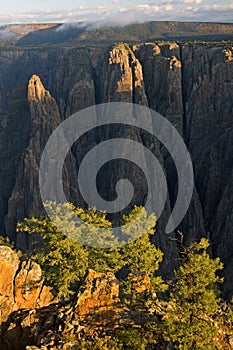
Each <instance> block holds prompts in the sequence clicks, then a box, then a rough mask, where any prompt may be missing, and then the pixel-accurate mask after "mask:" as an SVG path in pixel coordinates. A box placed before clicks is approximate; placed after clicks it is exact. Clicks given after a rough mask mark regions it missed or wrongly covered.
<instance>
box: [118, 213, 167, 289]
mask: <svg viewBox="0 0 233 350" xmlns="http://www.w3.org/2000/svg"><path fill="white" fill-rule="evenodd" d="M123 223H124V224H126V226H123V227H122V231H123V233H124V234H125V235H126V236H128V239H129V243H128V244H126V245H125V246H123V248H122V252H123V256H124V261H125V264H126V265H127V266H128V268H129V270H130V272H131V273H132V274H134V273H137V272H140V273H141V272H144V273H145V274H147V275H148V276H149V277H150V279H151V282H152V285H153V287H154V291H159V292H160V291H165V290H166V289H167V286H166V285H165V284H164V282H163V280H162V278H161V277H154V273H155V271H157V270H158V268H159V264H160V262H161V261H162V260H163V252H162V251H161V250H160V249H157V248H156V246H155V245H154V244H153V243H151V236H152V235H154V233H155V226H156V216H155V214H148V213H147V211H146V209H145V208H144V207H135V208H134V209H133V210H132V211H131V213H130V214H129V215H128V216H126V215H125V216H123Z"/></svg>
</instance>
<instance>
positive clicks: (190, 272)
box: [18, 203, 233, 350]
mask: <svg viewBox="0 0 233 350" xmlns="http://www.w3.org/2000/svg"><path fill="white" fill-rule="evenodd" d="M50 205H51V206H52V205H54V203H51V204H50ZM66 209H67V208H64V207H59V208H58V213H60V214H61V212H63V214H65V213H66ZM72 210H73V211H74V213H75V215H78V216H79V218H81V219H82V223H81V224H80V225H77V224H72V220H70V219H71V218H66V217H65V215H64V216H63V220H64V224H65V226H66V228H67V232H68V231H69V234H67V232H66V234H64V233H62V232H60V231H59V230H58V229H57V227H56V226H55V225H54V224H53V223H52V222H51V221H50V219H48V218H41V219H36V218H32V219H25V220H24V221H23V222H22V223H20V224H18V231H19V232H21V231H23V232H28V233H29V234H32V233H38V232H39V233H41V241H40V242H38V243H37V244H36V245H35V247H34V249H33V250H32V251H31V252H30V253H29V254H28V258H30V259H32V260H33V261H36V262H38V263H39V264H40V265H41V267H42V269H43V271H44V277H45V281H46V284H48V285H50V286H52V287H53V288H54V289H55V290H56V292H57V297H58V298H59V299H60V301H61V302H62V301H64V300H69V298H70V297H71V295H72V294H73V293H74V291H75V290H77V287H78V286H79V285H80V284H81V283H82V281H83V279H84V277H85V274H86V272H87V270H88V269H94V270H96V271H99V272H113V273H119V271H120V270H122V269H127V270H128V275H127V276H126V277H125V278H124V279H123V280H122V281H121V289H122V293H123V296H126V295H131V299H130V300H131V302H130V303H126V299H124V297H123V298H122V299H121V303H122V307H123V308H124V307H127V308H130V309H131V310H132V312H137V311H138V309H143V310H144V311H143V312H144V321H143V320H141V322H140V323H139V324H138V326H137V327H136V328H135V327H133V326H132V327H127V328H125V329H119V330H116V331H115V330H112V332H110V333H109V334H108V333H106V332H103V334H102V333H101V332H100V333H99V335H98V337H97V338H95V339H85V338H84V339H82V340H78V339H77V340H76V343H75V344H76V345H77V349H96V350H97V349H101V350H102V349H112V350H114V349H115V350H120V349H126V350H134V349H135V350H138V349H139V350H147V349H165V347H166V346H169V349H180V350H189V349H192V350H209V349H210V350H211V349H230V347H229V344H228V345H227V343H226V336H225V335H226V334H228V335H229V336H228V337H230V335H231V334H232V336H233V308H232V305H231V304H226V303H223V302H222V300H221V298H220V292H219V289H218V287H219V284H220V283H221V282H222V279H221V278H220V277H219V275H218V274H219V271H221V270H222V269H223V264H222V263H221V261H220V259H219V258H216V259H212V258H211V256H210V255H209V254H208V247H209V242H208V240H207V239H204V238H202V239H201V240H200V242H195V243H192V244H191V245H190V246H188V247H185V246H183V245H182V244H181V246H182V248H181V249H180V265H179V268H178V269H177V270H176V271H174V278H173V280H171V281H167V283H165V282H164V281H163V279H162V277H161V276H159V277H155V276H154V273H155V271H157V270H158V269H159V264H160V263H161V261H162V259H163V252H162V251H161V250H159V249H158V248H157V247H156V246H155V245H154V244H152V243H151V238H152V236H153V235H154V234H155V226H156V217H155V215H154V214H150V215H149V214H148V213H147V212H146V210H145V209H144V208H143V207H135V208H134V209H133V210H132V212H131V213H130V214H129V215H127V216H123V218H122V223H123V224H124V225H125V226H123V228H122V234H123V236H124V237H126V238H127V240H128V243H127V244H123V245H122V244H120V242H119V240H118V238H116V237H115V238H113V236H114V235H113V231H112V223H111V222H110V221H109V220H108V218H107V215H106V213H105V212H98V211H96V210H95V209H94V208H91V209H89V210H87V211H85V210H83V209H80V208H75V207H74V206H72ZM89 224H92V226H90V225H89ZM90 227H92V228H90ZM100 228H106V231H104V232H105V235H106V236H105V237H103V236H102V237H100V239H106V237H107V238H110V237H111V239H115V241H113V242H114V244H113V246H111V247H106V248H96V247H95V248H94V247H92V246H91V244H92V243H93V240H94V238H96V237H98V236H95V235H96V234H98V232H99V231H98V230H99V229H100ZM88 230H89V231H90V230H91V231H92V232H88ZM87 233H89V234H87ZM82 237H85V239H84V241H85V244H82ZM87 237H88V238H87ZM73 238H75V240H74V239H73ZM77 238H79V239H80V240H79V239H78V240H77ZM88 240H89V241H88ZM88 244H89V245H88ZM138 273H139V274H140V273H141V274H144V275H146V276H148V278H149V279H150V281H151V285H152V291H153V293H154V292H156V294H155V293H154V294H153V293H152V294H153V295H156V297H152V299H153V298H155V300H156V303H157V304H156V305H157V306H158V305H159V308H160V310H161V311H160V316H156V317H157V318H156V319H155V318H153V315H152V314H151V311H149V306H148V305H149V304H148V303H152V304H153V303H154V302H155V300H146V299H145V298H142V299H140V300H137V301H136V302H135V303H133V300H134V301H135V299H134V296H133V295H132V293H133V290H131V288H130V286H131V284H130V283H131V282H130V276H136V275H137V274H138ZM158 296H159V298H158ZM152 304H151V305H152ZM153 305H154V304H153Z"/></svg>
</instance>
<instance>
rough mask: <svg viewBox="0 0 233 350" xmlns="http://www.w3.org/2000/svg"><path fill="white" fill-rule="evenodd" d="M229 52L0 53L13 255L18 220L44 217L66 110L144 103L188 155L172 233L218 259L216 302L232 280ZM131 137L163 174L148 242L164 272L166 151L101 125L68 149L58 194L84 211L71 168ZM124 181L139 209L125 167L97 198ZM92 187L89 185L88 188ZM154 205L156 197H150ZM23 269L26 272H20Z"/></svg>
mask: <svg viewBox="0 0 233 350" xmlns="http://www.w3.org/2000/svg"><path fill="white" fill-rule="evenodd" d="M232 57H233V48H232V42H219V43H217V42H216V43H213V42H212V43H211V42H210V43H203V42H192V43H191V42H159V41H158V42H143V43H139V44H129V45H128V44H123V43H118V44H104V45H103V44H101V45H100V44H95V45H91V44H90V45H88V46H79V45H70V46H69V45H67V46H66V45H62V46H60V47H59V46H58V47H54V46H38V47H36V46H33V47H30V46H27V47H23V46H21V47H20V46H14V47H1V48H0V164H1V167H0V228H1V233H2V234H5V235H7V236H9V237H10V239H11V240H12V241H14V242H16V247H17V248H18V249H22V250H24V251H25V250H27V249H30V246H31V244H32V242H31V239H30V237H28V236H27V235H26V234H25V235H23V234H20V235H19V234H17V233H16V231H15V228H16V224H17V222H19V221H21V220H22V219H23V218H25V217H32V216H36V217H39V216H40V215H43V214H44V209H43V204H42V202H41V197H40V191H39V181H38V174H39V165H40V158H41V155H42V152H43V149H44V147H45V145H46V142H47V140H48V139H49V136H50V135H51V134H52V132H53V131H54V130H55V129H56V127H57V126H58V125H59V124H60V123H61V122H62V121H63V120H65V119H66V118H68V117H69V116H70V115H72V114H73V113H76V112H78V111H80V110H82V109H84V108H87V107H90V106H93V105H96V104H101V103H107V102H128V103H135V104H139V105H143V106H147V107H149V108H151V109H153V110H155V111H157V112H158V113H160V114H161V115H162V116H164V117H165V118H167V119H168V120H169V121H170V122H171V123H172V124H173V125H174V126H175V127H176V128H177V130H178V131H179V133H180V134H181V136H182V138H183V139H184V141H185V143H186V145H187V148H188V150H189V152H190V155H191V158H192V162H193V167H194V175H195V189H194V193H193V199H192V203H191V205H190V208H189V211H188V213H187V215H186V216H185V218H184V220H183V221H182V223H181V225H180V227H179V229H180V230H181V231H182V232H183V233H184V239H185V243H188V242H190V241H194V240H197V239H199V238H200V237H202V236H205V237H207V238H209V240H210V242H211V254H212V255H213V256H214V257H215V256H219V257H220V258H221V260H222V261H223V262H224V267H225V268H224V277H225V283H224V286H223V294H224V297H225V298H231V297H232V294H233V293H232V278H233V268H232V267H233V255H232V253H233V232H232V226H233V210H232V208H233V191H232V183H233V152H232V150H233V127H232V120H233V119H232V117H233V58H232ZM117 136H120V137H126V136H127V137H130V138H131V139H133V140H136V141H138V142H141V143H143V144H144V145H145V146H146V147H148V148H149V149H151V150H153V151H154V152H155V154H156V155H157V158H158V159H159V160H160V162H161V164H163V167H164V169H165V172H166V177H167V181H168V188H169V196H168V198H167V202H166V206H165V210H164V213H163V215H162V216H161V218H160V220H159V222H158V226H157V232H156V234H155V236H154V238H153V239H154V242H155V243H156V245H157V246H158V247H159V248H160V249H162V250H163V252H164V253H165V257H164V262H163V264H162V267H161V270H162V272H163V274H164V275H165V276H166V275H167V276H169V274H170V271H172V270H173V268H174V261H176V259H177V258H178V248H177V241H176V239H177V232H173V233H171V234H170V235H167V234H165V233H164V227H165V224H166V223H167V219H168V217H169V215H170V213H171V208H172V207H173V206H174V203H175V200H176V195H177V174H176V171H175V169H174V164H173V162H172V159H171V157H170V156H169V154H168V152H167V151H166V150H165V149H164V147H163V146H162V145H161V144H160V143H159V142H158V141H157V140H154V139H152V138H151V137H150V136H149V135H147V134H144V133H143V132H141V131H139V130H135V129H129V128H125V127H123V126H120V125H119V126H117V127H116V128H115V129H114V130H113V129H112V128H111V127H103V128H99V129H98V130H93V132H90V133H88V134H87V135H84V136H83V137H82V138H81V140H79V141H78V142H77V143H75V145H73V147H72V149H71V151H70V152H69V155H68V156H67V159H66V163H65V166H64V188H65V192H66V194H67V197H68V198H70V200H72V201H73V202H75V204H76V205H79V206H85V203H84V200H83V199H82V197H81V195H80V192H79V191H78V189H77V188H76V182H75V179H76V178H77V169H78V166H79V164H80V162H81V161H82V159H83V157H84V155H85V154H86V153H87V152H88V150H90V149H91V148H93V147H94V146H95V145H96V144H98V143H100V142H102V141H104V140H106V139H109V138H113V137H117ZM125 177H127V178H129V179H131V180H132V183H133V185H134V188H135V189H136V193H135V196H134V203H132V205H134V204H137V205H139V204H142V205H143V204H144V199H145V191H146V183H145V181H144V179H143V174H142V173H141V172H140V169H138V168H137V167H136V166H134V165H133V164H129V163H128V162H122V164H121V166H120V165H119V162H118V161H116V162H112V163H111V164H110V165H109V166H106V167H105V168H104V169H102V170H101V173H100V174H99V175H98V177H97V185H98V189H99V192H100V193H101V195H102V196H103V198H106V199H108V200H110V199H112V198H114V196H115V185H116V182H117V181H118V179H122V178H125ZM90 190H91V189H90ZM154 198H155V199H156V193H155V194H154ZM25 268H26V267H25Z"/></svg>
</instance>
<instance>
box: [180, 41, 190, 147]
mask: <svg viewBox="0 0 233 350" xmlns="http://www.w3.org/2000/svg"><path fill="white" fill-rule="evenodd" d="M179 48H180V61H181V98H182V105H183V130H182V131H183V137H184V140H185V142H186V144H187V145H189V134H188V125H187V124H188V123H187V106H186V93H185V72H184V69H185V62H184V57H183V46H182V44H179Z"/></svg>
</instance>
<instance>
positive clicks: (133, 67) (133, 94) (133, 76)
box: [128, 53, 136, 103]
mask: <svg viewBox="0 0 233 350" xmlns="http://www.w3.org/2000/svg"><path fill="white" fill-rule="evenodd" d="M128 57H129V66H130V68H131V70H132V102H133V103H136V99H135V82H136V77H135V62H134V60H133V57H132V55H131V53H129V56H128Z"/></svg>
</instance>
